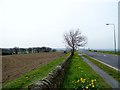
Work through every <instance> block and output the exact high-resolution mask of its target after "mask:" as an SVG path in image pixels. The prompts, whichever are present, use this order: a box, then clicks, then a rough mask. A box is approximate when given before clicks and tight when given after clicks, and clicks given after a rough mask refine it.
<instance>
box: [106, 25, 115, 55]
mask: <svg viewBox="0 0 120 90" xmlns="http://www.w3.org/2000/svg"><path fill="white" fill-rule="evenodd" d="M106 25H113V27H114V49H115V54H116V36H115V24H106Z"/></svg>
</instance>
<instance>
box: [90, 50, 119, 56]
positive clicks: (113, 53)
mask: <svg viewBox="0 0 120 90" xmlns="http://www.w3.org/2000/svg"><path fill="white" fill-rule="evenodd" d="M88 51H89V52H94V51H92V50H88ZM97 53H104V54H112V55H120V52H118V51H117V52H116V54H115V52H114V51H99V50H97Z"/></svg>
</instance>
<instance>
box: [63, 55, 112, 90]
mask: <svg viewBox="0 0 120 90" xmlns="http://www.w3.org/2000/svg"><path fill="white" fill-rule="evenodd" d="M70 60H71V62H70V64H69V66H68V71H67V72H66V75H65V79H64V82H63V84H62V85H61V90H62V89H66V88H67V89H82V88H88V89H91V88H92V89H93V88H98V89H101V88H103V89H104V88H111V87H110V86H109V85H108V84H107V83H106V82H105V81H104V80H103V79H102V78H101V77H100V76H99V75H98V74H97V73H96V72H95V71H94V70H93V69H92V68H91V67H90V66H89V65H88V64H87V63H85V62H84V61H83V59H82V58H81V57H80V56H79V55H78V54H77V53H76V54H75V55H74V56H73V57H72V58H71V59H70ZM91 80H92V81H94V86H93V87H92V86H87V85H92V84H91ZM95 80H96V81H95Z"/></svg>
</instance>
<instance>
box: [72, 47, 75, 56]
mask: <svg viewBox="0 0 120 90" xmlns="http://www.w3.org/2000/svg"><path fill="white" fill-rule="evenodd" d="M74 51H75V49H74V48H73V49H72V56H73V55H74Z"/></svg>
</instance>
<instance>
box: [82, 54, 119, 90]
mask: <svg viewBox="0 0 120 90" xmlns="http://www.w3.org/2000/svg"><path fill="white" fill-rule="evenodd" d="M80 56H82V55H80ZM82 58H83V59H84V61H85V62H86V63H87V64H88V65H89V66H91V67H92V69H93V70H94V71H95V72H96V73H97V74H99V75H100V76H101V77H102V78H103V79H104V80H105V81H106V82H107V83H108V84H109V85H110V86H111V87H112V88H113V89H115V90H116V89H117V90H119V89H118V88H119V86H120V83H118V81H117V80H115V79H114V78H113V77H111V76H110V75H108V74H107V73H106V72H104V71H103V70H102V69H100V68H99V67H97V66H96V65H95V64H93V63H92V62H91V61H89V60H88V59H87V58H85V57H83V56H82Z"/></svg>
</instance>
